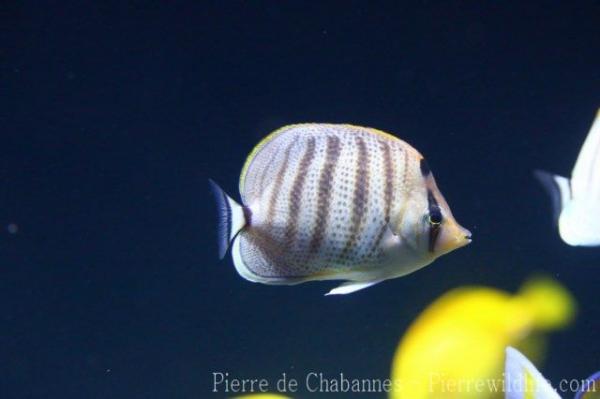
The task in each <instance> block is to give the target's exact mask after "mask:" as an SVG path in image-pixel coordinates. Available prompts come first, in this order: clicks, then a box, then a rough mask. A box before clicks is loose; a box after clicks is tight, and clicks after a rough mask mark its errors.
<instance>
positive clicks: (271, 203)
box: [267, 143, 294, 226]
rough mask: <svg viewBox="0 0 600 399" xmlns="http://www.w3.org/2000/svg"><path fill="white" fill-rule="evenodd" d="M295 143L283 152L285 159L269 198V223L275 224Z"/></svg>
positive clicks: (270, 224)
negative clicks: (278, 203)
mask: <svg viewBox="0 0 600 399" xmlns="http://www.w3.org/2000/svg"><path fill="white" fill-rule="evenodd" d="M293 146H294V143H290V144H288V146H287V148H286V149H285V153H284V154H283V160H282V161H281V165H280V166H279V170H278V171H277V174H276V175H275V182H274V183H273V191H272V192H271V197H270V198H269V207H268V208H267V225H269V226H272V225H273V218H274V217H275V207H276V205H277V199H278V198H279V193H280V191H281V185H282V184H283V178H284V177H285V174H286V172H287V168H288V166H289V165H288V163H289V160H290V152H291V151H292V147H293Z"/></svg>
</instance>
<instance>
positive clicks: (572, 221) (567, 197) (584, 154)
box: [535, 110, 600, 247]
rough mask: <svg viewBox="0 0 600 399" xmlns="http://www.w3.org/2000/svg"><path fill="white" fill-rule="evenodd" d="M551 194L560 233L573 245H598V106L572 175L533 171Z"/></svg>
mask: <svg viewBox="0 0 600 399" xmlns="http://www.w3.org/2000/svg"><path fill="white" fill-rule="evenodd" d="M535 174H536V176H537V178H538V179H539V180H540V181H541V182H542V184H543V185H544V187H545V188H546V189H547V191H548V192H549V194H550V196H551V198H552V204H553V208H554V217H555V221H556V223H557V224H558V231H559V234H560V237H561V238H562V240H563V241H564V242H566V243H567V244H569V245H572V246H586V247H595V246H598V245H600V218H599V215H600V110H599V111H598V113H597V114H596V119H595V120H594V122H593V124H592V127H591V129H590V132H589V133H588V135H587V138H586V139H585V142H584V143H583V146H582V147H581V151H580V152H579V156H578V157H577V162H576V163H575V167H574V168H573V172H572V173H571V179H568V178H566V177H563V176H558V175H553V174H550V173H547V172H544V171H536V173H535Z"/></svg>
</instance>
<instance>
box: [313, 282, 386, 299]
mask: <svg viewBox="0 0 600 399" xmlns="http://www.w3.org/2000/svg"><path fill="white" fill-rule="evenodd" d="M382 281H383V280H373V281H365V282H356V281H346V282H345V283H343V284H341V285H339V286H338V287H335V288H333V289H332V290H331V291H329V292H328V293H327V294H325V296H327V295H346V294H351V293H353V292H356V291H360V290H362V289H365V288H368V287H371V286H373V285H375V284H377V283H380V282H382Z"/></svg>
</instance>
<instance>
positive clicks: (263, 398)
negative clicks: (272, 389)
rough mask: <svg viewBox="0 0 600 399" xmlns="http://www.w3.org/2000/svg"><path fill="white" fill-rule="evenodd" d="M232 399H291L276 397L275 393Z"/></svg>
mask: <svg viewBox="0 0 600 399" xmlns="http://www.w3.org/2000/svg"><path fill="white" fill-rule="evenodd" d="M233 399H291V398H290V397H289V396H283V395H278V394H275V393H257V394H253V395H245V396H236V397H235V398H233Z"/></svg>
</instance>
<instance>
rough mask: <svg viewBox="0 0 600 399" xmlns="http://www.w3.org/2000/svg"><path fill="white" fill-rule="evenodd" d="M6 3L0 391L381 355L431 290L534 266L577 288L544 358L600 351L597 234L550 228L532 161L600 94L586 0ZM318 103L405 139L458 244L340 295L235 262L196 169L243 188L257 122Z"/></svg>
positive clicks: (89, 387)
mask: <svg viewBox="0 0 600 399" xmlns="http://www.w3.org/2000/svg"><path fill="white" fill-rule="evenodd" d="M571 3H572V4H571ZM0 10H1V11H0V18H1V20H0V43H1V46H0V73H1V75H0V134H1V141H0V143H1V144H0V182H1V183H2V189H1V190H0V227H2V231H1V232H0V268H1V269H0V270H1V275H0V389H1V391H0V396H1V397H2V398H29V397H35V398H125V397H127V398H167V397H168V398H203V397H208V396H210V389H211V385H210V384H211V375H210V373H211V372H212V371H229V372H230V373H231V374H233V375H235V376H237V377H266V378H270V379H272V380H273V379H275V378H276V377H278V376H279V375H280V373H281V372H287V373H288V375H291V376H295V377H298V378H303V376H304V374H305V373H306V372H308V371H321V372H324V373H327V374H329V375H331V376H333V375H336V373H339V372H340V371H342V372H344V373H345V374H346V375H347V376H349V377H357V378H367V377H372V378H386V377H387V376H388V375H389V366H390V361H391V357H392V354H393V351H394V348H395V345H396V343H397V341H398V339H399V337H400V336H401V334H402V332H403V331H404V329H405V328H406V327H407V325H408V324H409V323H410V321H411V320H412V319H414V317H415V316H416V315H417V314H418V313H419V312H420V311H421V310H422V309H423V308H424V307H425V306H426V305H427V304H428V303H429V302H431V301H432V300H433V299H435V298H436V297H438V296H439V295H441V294H442V293H443V292H445V291H446V290H447V289H450V288H453V287H456V286H459V285H463V284H486V285H493V286H497V287H501V288H505V289H509V290H512V291H514V290H516V289H517V288H518V286H519V285H520V283H521V282H522V281H523V280H524V279H525V278H526V277H527V276H529V275H531V273H533V272H535V271H543V272H546V273H549V274H551V275H554V276H556V277H557V278H559V279H560V281H562V282H563V283H564V284H565V285H567V286H568V287H569V288H570V289H571V290H573V291H574V293H575V294H576V296H577V300H578V302H579V303H580V314H579V318H578V320H577V323H576V324H575V325H574V326H573V327H572V328H571V329H569V330H567V331H564V332H560V333H557V334H554V335H553V338H552V340H551V346H550V351H549V354H548V358H547V362H546V364H545V366H544V367H543V368H542V369H543V371H544V373H545V375H546V376H547V377H548V378H550V379H551V380H553V381H558V380H560V379H561V378H583V377H585V376H587V375H589V374H590V373H591V372H593V371H595V370H596V369H598V368H600V361H599V356H598V355H599V353H600V346H599V343H598V332H599V329H600V327H599V321H598V320H600V307H599V305H598V289H599V288H600V285H599V283H600V278H599V276H600V264H599V263H600V262H599V260H600V252H599V250H598V249H581V248H571V247H568V246H567V245H565V244H563V243H562V242H561V241H560V238H559V237H558V234H557V232H556V230H555V228H554V227H553V226H552V221H551V216H550V214H551V212H550V205H549V200H548V198H547V197H546V194H545V193H544V192H543V191H542V189H541V188H540V187H539V186H538V184H537V183H536V182H535V181H534V179H533V178H532V173H531V172H532V170H533V169H534V168H539V167H541V168H545V169H549V170H552V171H555V172H558V173H562V174H565V175H568V174H569V172H570V170H571V168H572V165H573V162H574V160H575V158H576V156H577V154H578V151H579V148H580V146H581V143H582V141H583V139H584V137H585V134H586V133H587V131H588V129H589V126H590V124H591V121H592V119H593V117H594V115H595V112H596V109H597V107H598V106H600V44H599V43H600V6H599V5H598V3H597V2H589V3H586V2H538V3H536V4H525V2H503V3H502V4H500V3H498V2H411V3H397V2H377V3H374V4H370V5H367V3H366V2H328V3H327V4H321V2H312V3H308V2H306V3H305V2H249V1H246V2H218V1H214V2H142V1H139V2H122V3H120V4H119V3H108V2H75V3H68V2H34V1H22V2H4V3H3V5H2V6H0ZM309 121H316V122H351V123H355V124H361V125H367V126H372V127H377V128H380V129H383V130H387V131H390V132H393V133H395V134H397V135H398V136H400V137H402V138H403V139H405V140H407V141H408V142H410V143H411V144H413V145H414V146H415V147H416V148H418V149H419V150H420V151H421V152H422V153H424V154H425V155H426V156H427V158H428V160H429V163H430V165H431V168H432V169H433V171H434V173H435V175H436V178H437V180H438V183H439V185H440V187H441V189H442V191H443V193H444V195H445V196H446V199H447V200H448V201H449V203H450V205H451V207H452V209H453V212H454V214H455V216H456V217H457V219H458V220H459V221H460V222H461V223H462V224H463V225H464V226H466V227H468V228H470V229H471V230H472V232H473V236H474V241H473V243H472V244H471V245H470V246H469V247H467V248H465V249H461V250H460V251H457V252H455V253H452V254H450V255H448V256H445V257H443V258H442V259H440V260H439V261H437V262H436V263H435V264H433V265H432V266H430V267H428V268H425V269H423V270H421V271H419V272H417V273H415V274H412V275H410V276H408V277H405V278H402V279H398V280H393V281H389V282H386V283H383V284H381V285H379V286H377V287H374V288H371V289H368V290H365V291H364V292H360V293H356V294H353V295H350V296H347V297H337V298H331V297H327V298H325V297H323V293H324V292H326V291H327V290H328V289H330V288H331V286H332V284H330V283H311V284H305V285H301V286H296V287H269V286H264V285H257V284H251V283H249V282H246V281H244V280H242V279H241V278H239V277H238V276H237V274H236V272H235V270H234V268H233V266H232V263H231V260H230V258H229V257H228V258H227V259H226V260H225V261H222V262H219V261H218V260H217V256H216V232H215V215H214V206H213V204H212V198H211V197H210V194H209V191H208V184H207V179H208V177H212V178H214V179H215V180H217V181H218V182H219V183H220V184H222V186H223V187H224V188H225V189H226V190H227V191H228V192H229V193H230V194H232V195H233V196H234V197H236V198H237V197H238V193H237V182H238V176H239V171H240V169H241V166H242V164H243V161H244V159H245V156H246V155H247V153H248V152H249V151H250V150H251V148H252V147H253V145H254V144H255V143H256V142H257V141H258V140H259V139H260V138H261V137H263V136H264V135H266V134H267V133H268V132H269V131H271V130H272V129H274V128H277V127H279V126H281V125H284V124H288V123H295V122H309ZM11 223H14V224H16V225H18V228H19V231H18V232H17V234H10V233H9V232H8V230H7V229H6V228H5V226H8V225H9V224H11ZM217 396H220V397H223V396H224V395H217ZM217 396H216V397H217Z"/></svg>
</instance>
